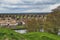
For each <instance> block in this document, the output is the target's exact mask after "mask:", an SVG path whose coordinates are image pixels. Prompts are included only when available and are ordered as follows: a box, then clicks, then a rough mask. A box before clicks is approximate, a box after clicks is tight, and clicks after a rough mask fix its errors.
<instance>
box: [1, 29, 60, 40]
mask: <svg viewBox="0 0 60 40" xmlns="http://www.w3.org/2000/svg"><path fill="white" fill-rule="evenodd" d="M0 40H60V36H57V35H53V34H49V33H42V32H32V33H26V34H20V33H17V32H15V31H13V30H10V29H5V28H1V29H0Z"/></svg>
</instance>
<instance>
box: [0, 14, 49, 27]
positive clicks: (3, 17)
mask: <svg viewBox="0 0 60 40" xmlns="http://www.w3.org/2000/svg"><path fill="white" fill-rule="evenodd" d="M47 14H48V13H0V26H17V25H22V24H25V22H24V21H26V20H27V19H31V18H36V19H37V18H40V19H41V18H43V19H46V16H47Z"/></svg>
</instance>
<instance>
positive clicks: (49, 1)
mask: <svg viewBox="0 0 60 40" xmlns="http://www.w3.org/2000/svg"><path fill="white" fill-rule="evenodd" d="M59 5H60V0H58V1H57V0H0V13H25V12H51V10H52V9H54V8H56V7H57V6H59Z"/></svg>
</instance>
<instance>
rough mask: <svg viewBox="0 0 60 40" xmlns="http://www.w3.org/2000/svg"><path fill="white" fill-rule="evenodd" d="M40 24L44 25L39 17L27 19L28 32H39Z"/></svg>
mask: <svg viewBox="0 0 60 40" xmlns="http://www.w3.org/2000/svg"><path fill="white" fill-rule="evenodd" d="M40 25H42V21H41V20H39V19H37V20H36V19H35V18H32V19H28V20H27V21H26V28H27V30H28V32H39V31H40V27H41V26H40Z"/></svg>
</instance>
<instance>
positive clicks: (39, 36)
mask: <svg viewBox="0 0 60 40" xmlns="http://www.w3.org/2000/svg"><path fill="white" fill-rule="evenodd" d="M25 38H26V39H28V40H60V37H59V36H57V35H53V34H49V33H42V32H35V33H33V32H32V33H28V34H25Z"/></svg>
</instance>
